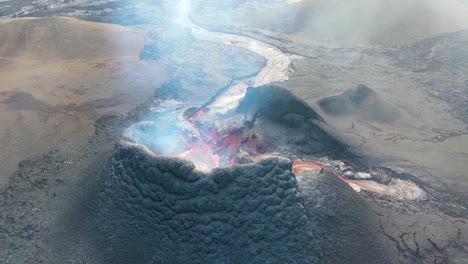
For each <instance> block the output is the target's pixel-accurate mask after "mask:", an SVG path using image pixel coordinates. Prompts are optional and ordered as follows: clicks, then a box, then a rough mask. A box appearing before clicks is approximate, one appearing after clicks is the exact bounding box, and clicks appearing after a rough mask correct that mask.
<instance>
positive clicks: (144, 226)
mask: <svg viewBox="0 0 468 264" xmlns="http://www.w3.org/2000/svg"><path fill="white" fill-rule="evenodd" d="M100 197H101V198H100V203H99V205H97V208H96V209H97V211H98V212H99V213H98V215H97V217H96V220H97V221H99V222H100V223H101V224H100V225H99V226H101V227H100V228H101V230H99V233H101V234H102V237H101V240H102V241H101V242H102V243H103V244H105V248H106V250H104V251H103V252H104V253H103V254H104V255H106V252H107V251H108V252H112V254H108V255H106V256H105V259H107V260H108V261H109V263H110V262H112V263H247V262H248V263H286V262H289V263H315V262H317V261H318V258H317V256H318V254H317V250H316V249H315V246H314V244H313V243H314V237H313V234H312V228H311V225H310V222H309V220H308V218H307V216H306V213H305V210H304V207H303V204H302V201H301V200H300V198H299V196H298V192H297V182H296V178H295V176H294V174H293V173H292V172H291V162H290V160H288V159H284V158H269V159H265V160H262V161H260V162H258V163H255V164H248V165H236V166H233V167H229V168H218V169H215V170H213V171H212V172H210V173H209V174H204V173H202V172H199V171H197V170H196V169H195V168H194V165H193V164H192V163H191V162H188V161H184V160H181V159H177V158H166V157H158V156H155V155H153V154H152V153H150V152H149V150H148V149H146V148H145V147H143V146H141V145H136V144H131V143H127V142H125V143H122V144H120V145H118V146H117V148H116V151H115V153H114V155H113V157H112V160H111V162H110V164H109V169H108V172H107V173H106V179H105V183H104V190H103V192H102V193H101V195H100ZM129 245H130V246H129ZM135 261H136V262H135Z"/></svg>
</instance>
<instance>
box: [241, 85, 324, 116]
mask: <svg viewBox="0 0 468 264" xmlns="http://www.w3.org/2000/svg"><path fill="white" fill-rule="evenodd" d="M237 111H238V112H239V113H245V114H247V113H261V114H264V115H266V116H268V117H270V118H271V119H274V120H276V121H280V122H281V121H282V118H283V117H285V116H287V115H289V117H291V116H290V114H294V116H295V119H297V118H298V116H302V118H304V119H315V120H319V121H323V118H322V117H321V116H320V115H319V114H317V113H316V112H315V111H314V110H313V109H312V108H311V107H310V106H309V105H307V103H306V102H304V101H303V100H302V99H300V98H298V97H296V96H295V95H293V94H292V93H291V92H290V91H288V90H286V89H284V88H282V87H280V86H275V85H264V86H260V87H249V88H248V89H247V92H246V94H245V97H244V99H243V100H242V101H241V102H240V104H239V107H238V109H237ZM299 118H301V117H299ZM288 119H290V118H288V117H286V122H288Z"/></svg>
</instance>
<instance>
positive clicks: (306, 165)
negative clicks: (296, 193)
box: [291, 159, 324, 173]
mask: <svg viewBox="0 0 468 264" xmlns="http://www.w3.org/2000/svg"><path fill="white" fill-rule="evenodd" d="M291 160H292V163H293V164H292V171H293V172H294V173H298V172H300V171H303V170H307V169H313V170H321V169H323V168H324V166H323V165H322V164H319V163H315V162H311V161H309V162H305V161H299V160H296V159H291Z"/></svg>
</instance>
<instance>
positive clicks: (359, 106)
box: [318, 84, 400, 123]
mask: <svg viewBox="0 0 468 264" xmlns="http://www.w3.org/2000/svg"><path fill="white" fill-rule="evenodd" d="M318 104H319V106H320V108H322V110H323V111H324V112H325V113H327V114H331V115H337V116H346V115H355V114H357V115H359V116H360V117H362V118H365V119H369V120H371V121H376V122H381V123H387V122H393V121H395V120H397V119H398V118H399V117H400V113H399V111H398V109H397V108H396V107H394V106H393V105H391V104H390V103H388V102H386V101H384V100H383V99H382V98H380V97H379V96H378V94H377V93H376V92H375V91H373V90H372V89H370V88H369V87H367V86H365V85H363V84H359V85H358V86H356V87H355V88H352V89H348V90H346V91H345V92H343V93H341V94H339V95H335V96H330V97H326V98H323V99H320V100H319V101H318Z"/></svg>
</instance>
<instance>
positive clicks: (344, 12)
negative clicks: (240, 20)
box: [249, 0, 468, 45]
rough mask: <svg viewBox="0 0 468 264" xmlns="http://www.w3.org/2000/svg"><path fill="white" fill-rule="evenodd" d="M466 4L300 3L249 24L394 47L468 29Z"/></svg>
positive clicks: (432, 0)
mask: <svg viewBox="0 0 468 264" xmlns="http://www.w3.org/2000/svg"><path fill="white" fill-rule="evenodd" d="M467 4H468V1H458V0H443V1H442V0H414V1H405V0H383V1H375V0H348V1H345V0H331V1H330V0H304V1H301V2H295V3H292V4H291V5H290V7H289V8H284V6H282V7H277V8H272V10H270V11H268V12H265V10H261V11H259V12H258V13H256V14H255V15H252V14H249V16H250V17H253V18H252V19H251V23H252V24H254V25H259V24H260V25H261V26H262V27H264V28H267V29H270V30H274V31H280V32H285V33H292V34H297V37H301V38H306V39H307V40H315V41H317V40H318V41H321V40H329V41H339V42H352V43H359V44H376V45H381V44H385V45H397V44H407V43H414V42H416V41H419V40H421V39H424V38H428V37H433V36H436V35H439V34H441V33H445V32H453V31H458V30H461V29H464V28H467V27H468V16H467V13H468V8H467Z"/></svg>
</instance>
